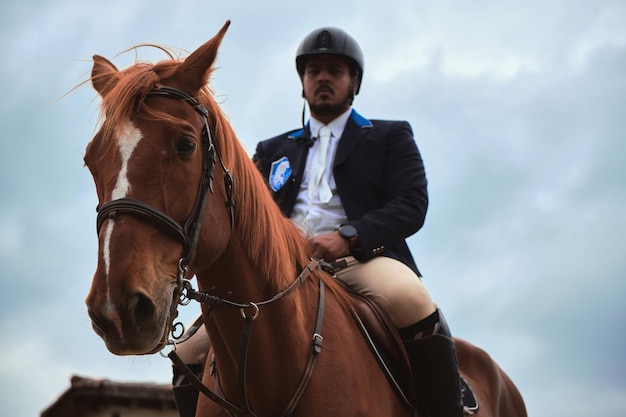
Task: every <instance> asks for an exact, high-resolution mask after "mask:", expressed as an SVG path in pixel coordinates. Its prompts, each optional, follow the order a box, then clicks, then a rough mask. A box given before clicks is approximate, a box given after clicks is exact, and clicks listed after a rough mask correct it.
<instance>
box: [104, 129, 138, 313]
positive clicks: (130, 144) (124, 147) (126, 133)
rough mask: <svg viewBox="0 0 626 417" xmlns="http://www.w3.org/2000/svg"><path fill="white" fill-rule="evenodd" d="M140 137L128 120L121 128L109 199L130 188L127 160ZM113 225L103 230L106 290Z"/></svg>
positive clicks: (116, 197)
mask: <svg viewBox="0 0 626 417" xmlns="http://www.w3.org/2000/svg"><path fill="white" fill-rule="evenodd" d="M141 138H142V136H141V131H140V130H139V129H137V128H136V127H135V126H134V125H133V124H132V123H130V122H128V123H127V124H126V126H125V127H124V128H123V129H122V132H121V134H120V137H119V138H118V150H119V153H120V158H121V159H122V166H121V168H120V172H119V173H118V174H117V182H116V183H115V188H113V192H112V193H111V200H117V199H118V198H124V197H126V196H128V192H129V191H130V189H131V184H130V181H129V180H128V162H129V161H130V157H131V156H132V154H133V151H134V150H135V148H136V147H137V144H138V143H139V141H140V140H141ZM114 226H115V220H113V219H109V221H107V225H106V229H105V231H104V244H103V249H102V256H103V257H104V265H105V269H106V279H107V292H109V283H108V280H109V268H110V265H111V235H112V234H113V227H114ZM107 298H108V302H107V304H110V303H111V297H110V293H108V294H107Z"/></svg>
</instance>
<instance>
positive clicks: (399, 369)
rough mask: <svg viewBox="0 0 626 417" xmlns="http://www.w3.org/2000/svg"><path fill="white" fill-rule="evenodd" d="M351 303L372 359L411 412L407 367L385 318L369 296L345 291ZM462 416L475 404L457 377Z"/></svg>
mask: <svg viewBox="0 0 626 417" xmlns="http://www.w3.org/2000/svg"><path fill="white" fill-rule="evenodd" d="M347 291H348V292H349V294H350V295H351V296H352V298H353V300H354V301H355V303H354V304H355V307H354V310H353V311H352V316H353V318H354V320H355V322H356V324H357V326H358V328H359V330H360V331H361V333H362V334H363V337H364V338H365V341H366V342H367V345H368V346H369V348H370V350H371V351H372V354H373V355H374V358H375V359H376V361H377V362H378V364H379V366H380V367H381V369H382V370H383V373H384V374H385V376H386V377H387V380H388V381H389V383H390V384H391V386H392V388H393V389H394V391H395V392H396V394H397V395H398V398H399V399H400V400H401V401H402V403H403V404H404V405H405V406H406V407H407V408H408V409H411V408H412V407H413V405H414V404H416V401H415V400H416V399H415V387H414V384H413V378H412V374H411V365H410V363H409V358H408V356H407V354H406V350H405V349H404V343H403V342H402V339H401V338H400V335H399V334H398V332H397V330H396V328H395V326H394V324H393V323H392V322H391V319H390V318H389V315H388V314H387V313H386V312H385V311H384V310H383V309H382V307H380V305H379V304H378V303H376V302H375V301H374V300H372V299H371V298H370V297H366V296H364V295H361V294H358V293H356V292H354V291H350V290H347ZM460 385H461V395H462V398H463V406H464V412H465V415H474V414H475V413H476V412H477V411H478V403H477V401H476V398H475V397H474V393H473V392H472V389H471V388H470V386H469V384H468V383H467V381H465V379H464V378H463V377H460Z"/></svg>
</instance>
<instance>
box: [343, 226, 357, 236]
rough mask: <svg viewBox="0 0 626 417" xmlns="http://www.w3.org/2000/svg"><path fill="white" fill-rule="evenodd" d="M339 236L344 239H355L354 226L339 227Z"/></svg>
mask: <svg viewBox="0 0 626 417" xmlns="http://www.w3.org/2000/svg"><path fill="white" fill-rule="evenodd" d="M339 235H341V237H343V238H345V239H354V238H355V237H357V232H356V228H355V227H354V226H350V225H349V224H346V225H345V226H341V227H340V228H339Z"/></svg>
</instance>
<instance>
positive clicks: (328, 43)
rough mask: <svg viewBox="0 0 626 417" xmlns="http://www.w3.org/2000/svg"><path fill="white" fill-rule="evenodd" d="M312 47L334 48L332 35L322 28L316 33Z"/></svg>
mask: <svg viewBox="0 0 626 417" xmlns="http://www.w3.org/2000/svg"><path fill="white" fill-rule="evenodd" d="M313 49H316V50H332V49H334V45H333V36H332V35H331V34H330V32H329V31H327V30H324V31H322V32H320V34H319V35H317V39H316V40H315V46H314V47H313Z"/></svg>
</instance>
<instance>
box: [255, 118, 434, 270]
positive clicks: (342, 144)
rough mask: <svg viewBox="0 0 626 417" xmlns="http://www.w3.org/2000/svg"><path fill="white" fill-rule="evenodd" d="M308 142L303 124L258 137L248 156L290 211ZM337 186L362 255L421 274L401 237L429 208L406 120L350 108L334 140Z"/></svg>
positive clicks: (417, 224)
mask: <svg viewBox="0 0 626 417" xmlns="http://www.w3.org/2000/svg"><path fill="white" fill-rule="evenodd" d="M310 146H311V140H310V133H309V129H308V126H306V127H305V128H304V129H300V130H296V131H290V132H286V133H283V134H281V135H278V136H276V137H274V138H271V139H267V140H264V141H262V142H259V144H258V145H257V148H256V152H255V154H254V157H253V160H254V161H255V163H256V164H257V166H258V168H259V170H260V171H261V173H262V174H263V177H264V178H266V179H267V180H268V183H269V185H270V188H271V189H272V191H273V195H274V200H275V201H276V202H277V203H278V205H279V207H280V208H281V210H282V212H283V213H284V214H285V216H287V217H290V216H291V212H292V210H293V207H294V205H295V202H296V197H297V195H298V192H299V190H300V183H301V182H302V177H303V172H304V168H305V165H306V161H307V154H308V151H309V149H310ZM333 174H334V177H335V183H336V184H337V192H338V193H339V197H340V199H341V203H342V205H343V208H344V210H345V212H346V215H347V217H348V223H347V224H351V225H352V226H354V227H355V228H356V229H357V231H358V235H359V243H360V244H361V247H362V248H363V253H362V255H361V257H362V259H361V260H363V261H367V260H368V259H371V258H372V257H374V256H379V255H382V256H388V257H390V258H394V259H397V260H399V261H401V262H403V263H404V264H405V265H407V266H409V267H410V268H411V269H413V270H414V271H415V273H416V274H417V275H418V276H421V274H420V272H419V270H418V268H417V265H416V264H415V260H414V259H413V256H412V255H411V252H410V250H409V247H408V246H407V244H406V240H405V239H406V238H407V237H409V236H411V235H412V234H414V233H415V232H417V231H418V230H419V229H420V228H421V227H422V225H423V224H424V219H425V217H426V210H427V208H428V192H427V187H426V184H427V181H426V174H425V171H424V164H423V162H422V157H421V155H420V152H419V150H418V148H417V145H416V143H415V140H414V138H413V132H412V130H411V126H410V125H409V123H408V122H405V121H389V120H371V121H370V120H368V119H366V118H364V117H362V116H361V115H359V114H358V113H357V112H356V111H354V110H352V113H351V115H350V118H349V119H348V122H347V123H346V127H345V129H344V131H343V134H342V136H341V138H340V140H339V143H338V145H337V152H336V154H335V161H334V165H333Z"/></svg>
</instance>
